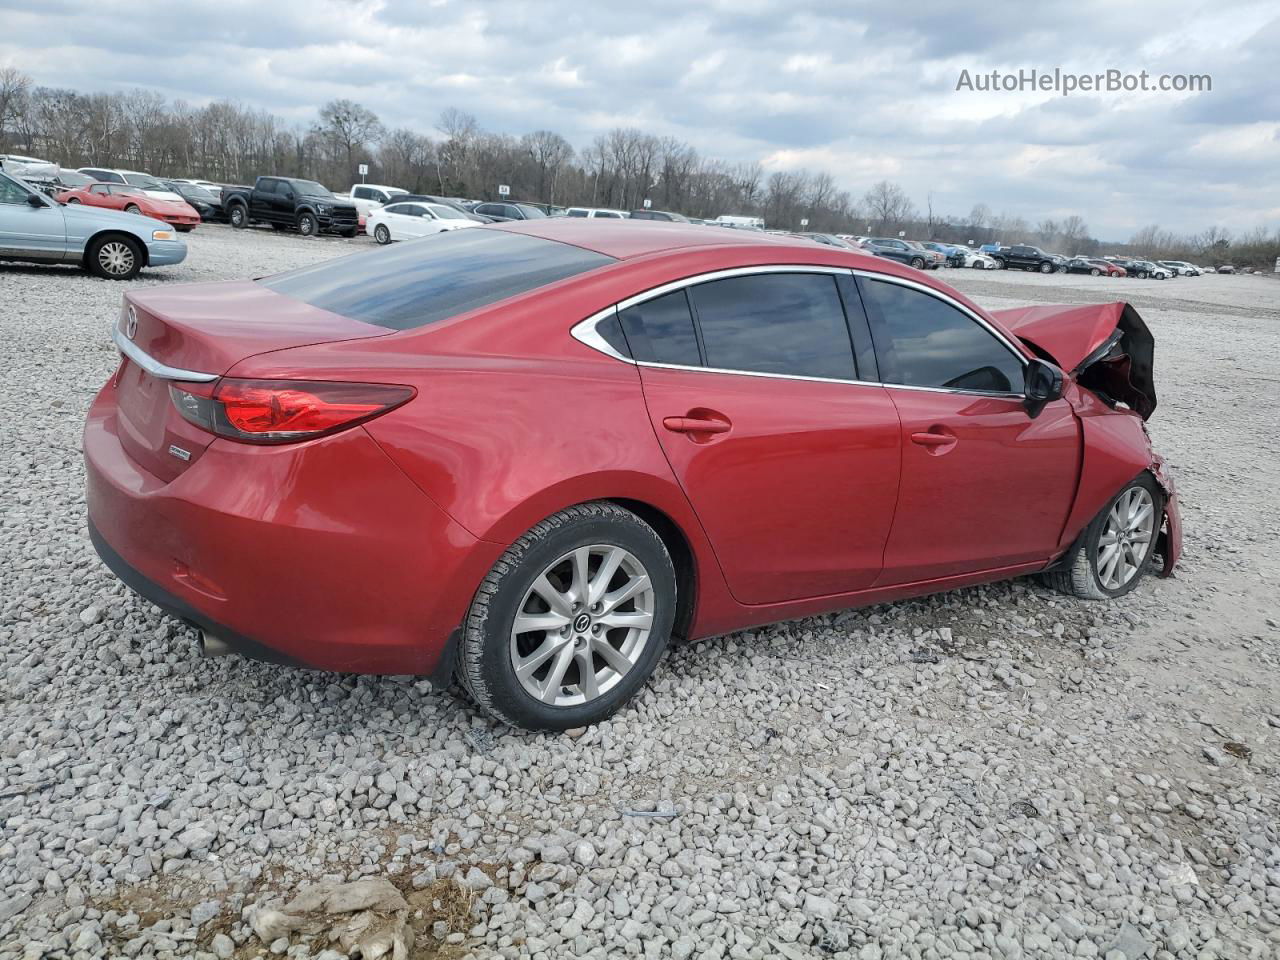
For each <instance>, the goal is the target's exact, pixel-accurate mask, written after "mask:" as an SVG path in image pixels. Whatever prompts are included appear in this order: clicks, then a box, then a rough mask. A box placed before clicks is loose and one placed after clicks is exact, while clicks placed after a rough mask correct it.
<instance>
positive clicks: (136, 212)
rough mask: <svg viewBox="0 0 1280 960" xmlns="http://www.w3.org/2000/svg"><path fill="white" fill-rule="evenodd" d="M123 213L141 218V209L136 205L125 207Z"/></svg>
mask: <svg viewBox="0 0 1280 960" xmlns="http://www.w3.org/2000/svg"><path fill="white" fill-rule="evenodd" d="M124 212H125V213H132V214H134V215H136V216H139V217H140V216H142V208H141V207H139V206H138V205H137V204H136V203H131V204H129V205H128V206H127V207H125V208H124Z"/></svg>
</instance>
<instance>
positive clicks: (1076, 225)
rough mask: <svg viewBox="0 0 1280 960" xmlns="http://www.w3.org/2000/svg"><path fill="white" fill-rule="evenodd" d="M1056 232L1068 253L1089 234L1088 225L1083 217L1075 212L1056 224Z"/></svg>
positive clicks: (1074, 249)
mask: <svg viewBox="0 0 1280 960" xmlns="http://www.w3.org/2000/svg"><path fill="white" fill-rule="evenodd" d="M1058 234H1059V236H1061V237H1062V246H1063V247H1064V249H1066V251H1067V252H1068V253H1072V252H1075V251H1077V250H1078V249H1079V247H1080V245H1081V244H1082V243H1083V242H1084V241H1085V240H1086V239H1087V238H1088V236H1089V227H1088V226H1087V225H1086V224H1085V222H1084V219H1083V218H1081V217H1080V216H1078V215H1076V214H1074V213H1073V214H1072V215H1071V216H1069V217H1067V218H1066V219H1065V220H1063V221H1062V223H1061V224H1060V225H1059V226H1058Z"/></svg>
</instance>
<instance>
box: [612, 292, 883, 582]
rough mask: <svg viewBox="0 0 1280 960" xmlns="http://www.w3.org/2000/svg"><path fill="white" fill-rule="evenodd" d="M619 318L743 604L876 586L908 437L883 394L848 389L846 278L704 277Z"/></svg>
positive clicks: (674, 457)
mask: <svg viewBox="0 0 1280 960" xmlns="http://www.w3.org/2000/svg"><path fill="white" fill-rule="evenodd" d="M846 278H847V272H846ZM691 308H692V309H691ZM619 316H620V318H621V322H622V328H623V332H624V334H625V335H626V338H627V342H628V345H629V347H630V349H631V350H632V354H633V356H634V357H635V358H636V359H637V360H639V361H641V365H640V375H641V379H642V381H643V385H644V395H645V402H646V404H647V405H648V409H649V416H650V419H651V421H652V423H653V428H654V431H655V432H656V434H657V436H658V439H659V441H660V442H661V444H662V448H663V451H664V452H665V453H666V456H667V460H668V462H669V463H670V464H671V467H672V470H673V471H674V473H675V475H676V477H677V478H678V480H679V482H680V484H681V486H682V487H683V489H684V491H685V493H686V495H687V496H688V497H689V500H690V502H691V503H692V505H693V508H694V511H695V512H696V513H697V515H698V519H699V520H700V521H701V523H702V525H703V528H704V529H705V530H706V533H707V536H708V538H709V539H710V541H711V543H712V546H713V547H714V549H715V552H716V557H717V559H718V560H719V561H720V565H721V569H722V570H723V571H724V574H725V578H726V580H727V581H728V584H729V589H730V591H731V592H732V593H733V595H734V597H735V598H736V599H737V600H738V601H740V602H741V603H744V604H765V603H774V602H779V601H785V600H795V599H800V598H805V597H815V596H824V595H828V594H840V593H847V592H850V591H854V590H859V589H863V588H866V587H869V586H871V585H872V583H874V582H875V580H876V578H877V576H879V573H880V569H881V563H882V559H881V558H882V555H883V552H884V547H885V542H886V539H887V537H888V534H889V528H890V523H891V521H892V517H893V510H894V502H895V500H896V498H897V495H898V469H899V458H900V455H901V453H900V449H899V445H900V442H901V441H900V430H899V425H898V417H897V413H896V412H895V409H894V406H893V402H892V401H891V400H890V398H889V395H888V392H887V391H886V390H885V389H884V388H883V387H881V386H879V385H874V384H865V383H856V382H852V381H855V380H857V369H856V365H855V362H854V353H853V350H852V348H851V343H850V331H849V327H848V325H847V324H846V320H845V314H844V310H843V306H842V299H841V294H840V288H839V286H838V284H837V280H836V277H835V276H834V275H833V274H830V273H807V272H776V273H767V272H766V273H753V274H750V275H746V276H738V277H731V278H725V279H720V280H708V281H706V282H703V283H700V284H697V285H694V286H691V287H689V288H688V289H687V290H686V289H678V290H676V291H674V292H671V293H667V294H664V295H662V296H659V297H657V298H655V299H652V300H649V301H646V302H644V303H641V304H639V305H636V306H632V307H629V308H627V309H624V310H622V311H621V312H620V314H619ZM695 318H696V319H695ZM861 335H862V336H864V337H865V336H866V334H865V328H863V331H862V334H861ZM861 355H862V354H861V352H860V353H859V356H861Z"/></svg>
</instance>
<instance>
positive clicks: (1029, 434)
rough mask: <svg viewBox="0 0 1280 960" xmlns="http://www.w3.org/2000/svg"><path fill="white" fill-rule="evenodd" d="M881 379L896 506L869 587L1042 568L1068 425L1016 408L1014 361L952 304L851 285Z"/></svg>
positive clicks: (1069, 459)
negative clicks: (890, 413) (897, 457)
mask: <svg viewBox="0 0 1280 960" xmlns="http://www.w3.org/2000/svg"><path fill="white" fill-rule="evenodd" d="M858 286H859V289H860V290H861V292H862V299H863V302H864V303H865V305H866V310H867V316H868V319H869V320H870V323H871V329H872V333H873V335H874V339H875V347H876V357H877V360H878V365H879V369H880V374H881V378H882V379H883V380H884V382H885V383H886V384H887V385H889V395H890V396H891V397H892V399H893V403H894V405H895V407H896V408H897V412H898V416H899V419H900V420H901V423H902V478H901V484H900V488H901V492H900V495H899V497H898V508H897V512H896V514H895V518H894V522H893V531H892V533H891V534H890V536H889V542H888V547H887V548H886V550H885V556H884V574H883V575H882V577H881V578H880V580H879V582H878V585H884V586H887V585H891V584H898V583H912V582H916V581H922V580H932V579H936V578H939V577H948V576H953V575H957V574H962V573H968V572H973V571H978V570H988V569H996V568H1000V567H1006V566H1013V565H1017V564H1021V563H1028V562H1032V561H1041V560H1047V559H1048V558H1049V556H1050V555H1051V554H1052V553H1053V552H1054V550H1055V549H1056V548H1057V543H1058V538H1059V535H1060V534H1061V533H1062V529H1063V526H1064V524H1065V523H1066V519H1067V514H1068V511H1069V510H1070V508H1071V502H1072V498H1073V497H1074V495H1075V488H1076V478H1077V476H1078V472H1079V458H1080V437H1079V426H1078V424H1077V422H1076V418H1075V415H1074V414H1073V413H1072V411H1071V406H1070V404H1068V403H1067V401H1065V400H1056V401H1054V402H1053V403H1050V404H1048V405H1047V406H1045V408H1044V409H1043V410H1042V411H1041V413H1040V415H1039V416H1038V417H1036V418H1035V419H1034V420H1033V419H1032V418H1031V417H1029V416H1028V415H1027V411H1026V409H1025V407H1024V406H1023V396H1022V390H1023V368H1024V364H1025V360H1024V359H1023V357H1022V355H1021V354H1020V353H1019V352H1018V351H1017V350H1015V349H1014V348H1013V347H1012V346H1011V345H1010V344H1008V342H1007V341H1005V340H1004V339H1003V338H1002V337H1001V336H999V335H997V333H996V332H995V331H994V329H992V328H990V327H988V326H987V325H986V324H985V323H984V322H983V321H982V320H981V319H980V318H979V317H978V316H977V315H976V314H973V313H971V312H969V311H968V310H967V309H962V307H961V305H960V304H958V303H956V302H954V301H951V300H949V299H948V298H945V297H944V296H943V295H941V294H938V293H936V292H933V291H930V290H928V289H927V288H924V287H922V286H917V285H914V284H909V283H906V282H903V281H899V280H897V279H896V278H890V277H883V278H879V279H871V278H869V277H866V276H861V277H859V278H858Z"/></svg>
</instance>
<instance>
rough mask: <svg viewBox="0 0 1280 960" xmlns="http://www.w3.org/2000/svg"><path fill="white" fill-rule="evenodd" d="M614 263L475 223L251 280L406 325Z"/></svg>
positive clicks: (335, 308) (371, 319)
mask: <svg viewBox="0 0 1280 960" xmlns="http://www.w3.org/2000/svg"><path fill="white" fill-rule="evenodd" d="M614 262H615V261H614V259H613V258H612V257H606V256H605V255H604V254H601V253H594V252H593V251H590V250H583V249H582V248H581V247H573V246H570V245H568V244H565V243H558V242H557V241H555V240H543V239H542V238H540V237H528V236H522V235H521V234H517V233H507V232H505V231H502V230H492V229H490V230H486V229H483V228H477V229H473V230H452V231H449V232H447V233H441V234H437V235H435V236H432V237H426V238H424V239H422V240H413V241H410V242H408V243H399V244H396V245H395V246H393V247H391V248H390V249H387V250H371V251H369V252H368V253H358V254H356V255H355V256H352V257H344V258H343V259H341V260H330V261H328V262H325V263H317V264H314V265H312V266H309V267H303V268H302V269H300V270H292V271H290V272H288V273H281V274H277V275H276V276H273V277H265V278H263V279H261V280H259V281H258V282H259V283H261V284H262V285H263V286H265V287H269V288H270V289H272V290H274V291H276V293H282V294H284V295H285V296H287V297H293V298H294V299H295V300H302V301H303V302H305V303H309V304H311V305H312V306H313V307H320V308H321V309H322V310H328V311H330V312H331V313H337V314H341V315H342V316H344V317H351V318H352V319H354V320H363V321H364V322H365V323H374V324H377V325H378V326H380V327H390V328H391V329H393V330H412V329H414V328H416V327H424V326H426V325H427V324H429V323H435V322H437V321H439V320H447V319H448V318H449V317H455V316H457V315H458V314H460V313H465V312H467V311H468V310H475V309H477V308H478V307H484V306H488V305H489V304H491V303H497V302H498V301H499V300H505V299H506V298H507V297H514V296H515V295H516V294H520V293H525V292H527V291H529V290H534V289H536V288H538V287H542V286H546V285H547V284H549V283H554V282H555V281H557V280H563V279H565V278H566V277H573V276H577V275H578V274H580V273H586V272H587V271H588V270H594V269H595V268H596V267H603V266H606V265H607V264H610V263H614Z"/></svg>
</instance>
